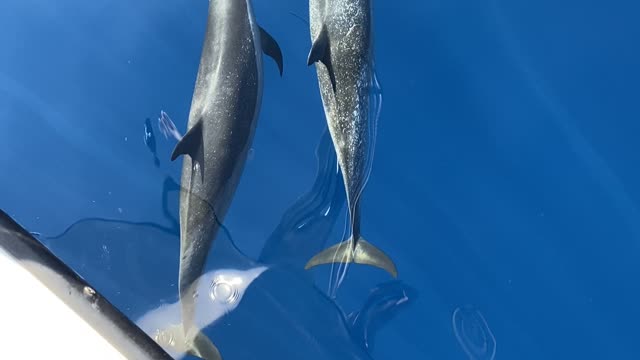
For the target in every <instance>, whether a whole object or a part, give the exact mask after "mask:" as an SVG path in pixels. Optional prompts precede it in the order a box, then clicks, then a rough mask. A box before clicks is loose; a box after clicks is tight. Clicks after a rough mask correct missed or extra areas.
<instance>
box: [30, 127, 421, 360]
mask: <svg viewBox="0 0 640 360" xmlns="http://www.w3.org/2000/svg"><path fill="white" fill-rule="evenodd" d="M316 155H317V160H318V174H317V177H316V179H315V181H314V184H313V186H312V188H311V189H310V191H309V192H307V193H306V194H305V195H303V196H301V197H300V198H299V199H298V200H297V201H296V202H295V203H294V204H293V205H292V206H291V207H290V208H289V210H288V211H286V212H285V214H284V215H283V217H282V219H281V222H280V224H279V225H278V226H277V227H276V228H275V229H274V231H273V232H272V234H271V236H270V237H269V238H268V240H267V241H266V243H265V246H264V248H263V251H262V253H261V254H260V256H259V258H258V260H257V261H254V260H252V259H250V258H248V257H247V256H245V255H244V254H243V253H242V252H241V251H240V250H239V249H237V248H236V247H235V246H234V244H233V242H232V240H231V238H230V237H229V235H228V233H226V232H224V231H223V232H222V233H221V234H220V235H219V236H218V240H216V243H215V244H214V247H213V249H212V252H211V255H210V257H211V258H212V259H211V260H210V263H213V264H216V269H215V270H211V269H207V270H210V271H208V272H206V273H205V274H204V275H203V277H202V279H207V280H210V281H200V282H201V283H202V286H203V289H204V290H203V292H204V294H202V293H200V294H199V295H198V300H197V302H198V303H199V306H198V308H199V309H200V310H199V312H198V317H200V318H205V320H203V321H204V323H202V324H198V325H200V326H203V327H205V326H206V328H205V330H204V333H205V334H206V335H207V336H208V337H209V338H210V339H212V340H213V341H215V343H216V345H217V346H218V348H219V350H220V352H221V353H222V357H223V358H225V359H253V358H255V355H256V353H259V354H260V356H261V357H264V358H269V357H271V356H273V357H274V358H280V359H299V358H305V359H369V358H370V355H369V353H368V351H367V344H370V343H371V339H372V338H373V337H374V335H375V331H376V329H378V328H379V326H380V324H381V323H382V322H384V321H385V320H387V319H389V318H390V317H391V315H392V314H393V313H394V312H396V311H398V310H399V309H401V308H402V307H404V306H405V305H406V304H408V303H410V302H412V301H413V300H414V296H415V291H414V290H413V289H412V288H411V287H409V286H407V285H406V284H404V283H403V282H401V281H396V280H394V281H391V282H389V283H386V284H383V285H381V286H380V287H379V288H378V289H376V290H375V291H373V292H372V294H371V296H370V297H369V298H368V299H367V301H365V302H364V305H363V306H362V308H361V309H360V310H358V311H356V312H354V313H352V314H351V315H350V316H349V317H347V316H346V315H345V313H344V312H343V310H342V309H341V308H340V306H339V305H338V304H336V303H335V302H334V301H333V300H331V299H330V298H329V297H327V296H326V294H325V293H324V292H323V291H321V290H320V289H318V288H317V287H316V286H315V285H314V284H313V283H312V281H311V280H310V277H309V276H308V275H307V272H306V271H304V269H303V267H304V263H305V262H306V261H307V260H308V257H309V255H310V254H313V253H315V252H317V251H318V249H322V248H323V246H324V244H325V242H326V240H327V238H328V236H329V234H330V232H331V230H332V228H333V227H334V225H335V223H336V221H337V220H338V219H339V218H340V215H341V210H342V208H343V206H344V201H345V196H344V191H343V188H342V183H341V176H340V173H339V171H338V169H337V165H336V157H335V153H334V151H333V147H332V143H331V140H330V138H329V135H328V132H327V131H325V133H324V134H323V136H322V139H321V141H320V144H319V146H318V148H317V150H316ZM179 190H180V187H179V185H178V184H177V183H176V182H175V181H173V180H172V179H171V178H170V177H167V178H165V180H164V190H163V194H162V198H163V210H164V212H165V215H166V216H168V220H169V223H170V226H162V225H159V224H155V223H151V222H138V223H135V222H127V221H118V220H108V219H99V218H88V219H82V220H79V221H77V222H75V223H74V224H72V225H71V226H70V227H69V228H68V229H67V230H65V231H64V232H63V233H62V234H60V235H57V236H52V237H41V240H43V242H45V244H46V245H47V246H48V247H49V248H50V249H51V250H52V251H53V252H54V253H56V255H57V256H59V257H60V258H61V259H62V260H64V261H65V262H66V263H67V264H69V265H70V266H71V267H72V268H74V269H76V271H78V272H79V273H80V274H81V275H82V276H83V277H85V278H86V279H87V280H88V281H90V282H91V283H93V284H95V286H96V288H97V289H98V290H99V291H101V292H102V293H103V294H105V296H107V297H108V298H109V299H110V300H111V301H112V302H113V303H114V305H116V306H117V307H118V308H120V309H121V310H122V311H123V312H125V314H127V315H128V316H129V317H131V318H132V319H138V324H139V325H140V326H141V327H142V328H143V329H144V330H145V331H147V333H148V334H149V335H151V336H154V335H157V333H156V332H157V331H158V330H161V329H160V328H161V327H164V326H170V325H175V323H173V324H172V323H170V321H174V322H175V321H179V309H178V307H176V306H175V305H176V304H175V302H176V301H177V296H178V294H177V284H176V281H175V274H176V271H177V269H178V256H177V254H178V252H179V229H178V227H177V220H176V219H175V217H174V216H175V215H173V214H175V211H173V212H171V211H170V210H169V208H168V207H167V205H166V204H167V202H168V200H169V197H170V194H171V193H177V192H178V191H179ZM172 213H173V214H172ZM71 243H74V244H73V245H70V244H71ZM150 254H151V255H150ZM120 264H124V265H125V268H119V267H118V265H120ZM143 264H144V265H143ZM239 273H240V274H241V275H236V274H239ZM220 274H222V276H227V277H229V276H236V277H237V278H243V279H248V281H246V283H245V284H242V285H240V286H239V292H238V293H239V295H238V296H239V297H237V298H235V300H234V301H237V303H232V304H231V305H233V306H230V303H229V302H227V303H225V304H223V305H222V306H221V305H219V304H216V303H215V301H213V302H212V301H211V297H210V296H208V295H209V294H208V293H209V291H208V290H210V289H211V283H212V281H213V280H211V279H214V278H216V276H218V275H220ZM230 274H231V275H230ZM247 274H248V275H247ZM171 303H174V304H171ZM172 306H173V307H172ZM202 309H204V310H205V311H206V313H202ZM149 310H151V311H149ZM163 311H164V313H165V314H164V315H162V314H161V313H162V312H163ZM168 313H171V314H169V315H168V316H169V317H172V316H173V320H170V319H169V318H167V317H166V316H167V314H168ZM155 314H159V315H158V316H157V318H156V319H154V318H153V317H154V316H155ZM163 316H164V318H163ZM141 319H144V321H142V320H141ZM158 321H159V322H158ZM163 321H165V322H163ZM166 322H169V323H166ZM149 324H154V325H155V327H149ZM167 350H172V349H167ZM173 350H175V349H173ZM174 354H175V352H174ZM178 355H181V354H178Z"/></svg>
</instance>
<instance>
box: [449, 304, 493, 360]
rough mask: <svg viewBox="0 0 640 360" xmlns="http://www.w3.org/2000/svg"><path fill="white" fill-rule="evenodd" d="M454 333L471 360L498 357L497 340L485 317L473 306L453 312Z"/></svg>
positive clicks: (489, 359) (487, 359) (488, 359)
mask: <svg viewBox="0 0 640 360" xmlns="http://www.w3.org/2000/svg"><path fill="white" fill-rule="evenodd" d="M452 322H453V332H454V333H455V335H456V339H458V343H459V344H460V347H462V349H463V350H464V352H465V353H467V355H468V356H469V359H470V360H493V359H494V357H495V355H496V339H495V337H494V336H493V333H491V329H489V326H488V325H487V322H486V321H485V319H484V317H483V316H482V314H481V313H480V311H479V310H478V309H476V308H475V307H474V306H471V305H465V306H462V307H459V308H457V309H455V310H454V311H453V319H452Z"/></svg>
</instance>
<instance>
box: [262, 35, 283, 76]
mask: <svg viewBox="0 0 640 360" xmlns="http://www.w3.org/2000/svg"><path fill="white" fill-rule="evenodd" d="M260 43H261V44H262V51H263V52H264V53H265V54H266V55H267V56H269V57H270V58H272V59H273V60H274V61H275V62H276V64H278V70H280V76H282V69H283V67H284V64H283V61H282V51H280V46H279V45H278V42H277V41H276V39H274V38H273V36H271V35H269V33H268V32H267V31H266V30H265V29H263V28H262V27H260Z"/></svg>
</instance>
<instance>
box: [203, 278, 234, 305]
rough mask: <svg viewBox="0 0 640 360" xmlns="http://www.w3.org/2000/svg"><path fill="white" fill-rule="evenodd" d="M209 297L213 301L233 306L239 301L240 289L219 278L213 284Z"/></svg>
mask: <svg viewBox="0 0 640 360" xmlns="http://www.w3.org/2000/svg"><path fill="white" fill-rule="evenodd" d="M209 296H211V300H213V301H216V302H222V303H226V304H232V303H235V302H236V301H237V300H238V296H239V294H238V288H237V287H236V286H234V285H233V284H232V283H230V282H227V281H224V279H221V278H220V277H217V278H215V279H214V280H213V281H212V282H211V290H210V292H209Z"/></svg>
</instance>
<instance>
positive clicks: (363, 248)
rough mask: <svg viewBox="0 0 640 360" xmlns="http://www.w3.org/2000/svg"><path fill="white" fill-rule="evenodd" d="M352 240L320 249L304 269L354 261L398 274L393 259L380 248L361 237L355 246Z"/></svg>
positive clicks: (395, 275)
mask: <svg viewBox="0 0 640 360" xmlns="http://www.w3.org/2000/svg"><path fill="white" fill-rule="evenodd" d="M352 242H353V240H352V239H349V240H346V241H343V242H341V243H339V244H336V245H334V246H332V247H330V248H328V249H325V250H323V251H321V252H320V253H318V254H317V255H315V256H314V257H312V258H311V260H309V262H307V265H305V267H304V268H305V270H307V269H310V268H312V267H314V266H318V265H323V264H334V263H356V264H364V265H371V266H375V267H377V268H380V269H383V270H385V271H386V272H388V273H389V274H391V276H393V277H394V278H396V277H397V276H398V269H397V268H396V265H395V264H394V263H393V260H391V258H390V257H389V256H388V255H387V254H385V253H384V252H383V251H382V250H380V249H378V248H377V247H375V246H373V245H372V244H370V243H368V242H367V241H366V240H365V239H363V238H362V237H359V238H358V241H356V244H355V247H354V246H353V243H352Z"/></svg>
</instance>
